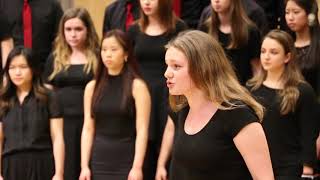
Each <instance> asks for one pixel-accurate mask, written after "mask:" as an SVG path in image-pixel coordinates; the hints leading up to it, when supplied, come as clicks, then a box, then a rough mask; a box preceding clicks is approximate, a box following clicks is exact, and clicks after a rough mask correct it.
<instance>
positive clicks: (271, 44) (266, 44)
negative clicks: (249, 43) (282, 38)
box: [261, 37, 284, 50]
mask: <svg viewBox="0 0 320 180" xmlns="http://www.w3.org/2000/svg"><path fill="white" fill-rule="evenodd" d="M261 47H262V48H268V49H280V50H284V47H283V45H282V44H281V43H280V42H279V41H277V40H275V39H272V38H268V37H267V38H265V39H264V40H263V42H262V45H261Z"/></svg>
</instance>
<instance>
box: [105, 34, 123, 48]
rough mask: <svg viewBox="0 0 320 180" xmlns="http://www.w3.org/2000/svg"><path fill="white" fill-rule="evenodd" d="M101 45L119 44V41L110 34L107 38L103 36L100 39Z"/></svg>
mask: <svg viewBox="0 0 320 180" xmlns="http://www.w3.org/2000/svg"><path fill="white" fill-rule="evenodd" d="M102 46H105V47H106V46H120V47H122V46H121V44H120V43H119V41H118V40H117V39H116V38H115V37H114V36H111V37H107V38H104V39H103V41H102Z"/></svg>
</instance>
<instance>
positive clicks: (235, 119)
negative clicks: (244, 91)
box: [224, 105, 258, 138]
mask: <svg viewBox="0 0 320 180" xmlns="http://www.w3.org/2000/svg"><path fill="white" fill-rule="evenodd" d="M226 111H229V112H227V113H229V114H228V118H226V119H225V121H226V124H225V127H224V128H225V132H226V133H227V134H228V135H229V136H230V137H232V138H234V137H235V136H236V135H237V134H238V133H239V132H240V131H241V130H242V129H243V128H244V127H245V126H247V125H248V124H250V123H253V122H258V117H257V116H256V114H255V113H254V111H253V110H252V109H250V108H249V107H248V106H245V105H244V106H241V107H238V108H235V109H232V110H226Z"/></svg>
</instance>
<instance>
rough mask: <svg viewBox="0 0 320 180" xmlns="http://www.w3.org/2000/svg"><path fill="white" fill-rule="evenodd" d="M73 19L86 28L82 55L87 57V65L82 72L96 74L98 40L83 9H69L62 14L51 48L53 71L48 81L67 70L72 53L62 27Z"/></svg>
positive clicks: (89, 18)
mask: <svg viewBox="0 0 320 180" xmlns="http://www.w3.org/2000/svg"><path fill="white" fill-rule="evenodd" d="M73 18H78V19H80V20H81V21H82V22H83V24H84V26H85V27H86V28H87V37H86V41H85V44H84V53H85V55H86V57H87V60H88V63H87V64H86V65H85V66H84V72H86V73H90V72H91V71H92V72H93V73H95V72H96V68H97V62H98V60H97V59H98V58H97V57H98V54H99V38H98V35H97V32H96V30H95V28H94V25H93V22H92V19H91V17H90V15H89V13H88V11H87V10H86V9H85V8H71V9H68V10H67V11H66V12H65V13H64V15H63V16H62V18H61V20H60V24H59V29H58V34H57V37H56V39H55V41H54V48H53V58H54V63H53V64H54V69H53V72H52V73H51V75H50V76H49V80H52V79H53V78H54V77H55V76H56V75H57V74H58V73H59V72H61V71H65V70H67V69H68V68H69V66H70V61H69V58H70V55H71V53H72V49H71V47H70V46H69V45H68V43H67V41H66V39H65V34H64V25H65V22H66V21H68V20H69V19H73Z"/></svg>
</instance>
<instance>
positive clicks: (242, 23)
mask: <svg viewBox="0 0 320 180" xmlns="http://www.w3.org/2000/svg"><path fill="white" fill-rule="evenodd" d="M230 3H231V5H230V13H231V22H230V23H231V42H230V44H229V45H228V46H227V48H228V49H234V48H239V47H241V46H243V45H245V44H247V43H248V39H249V30H250V27H251V28H252V27H255V25H254V23H253V22H252V21H251V20H250V19H249V17H248V16H247V14H246V12H245V11H244V8H243V4H242V2H241V0H231V1H230ZM211 11H212V12H211V16H210V17H209V18H208V19H207V20H206V21H205V25H206V26H207V27H208V29H209V32H208V33H209V34H211V35H212V36H213V37H215V38H218V29H219V26H220V20H219V17H218V14H217V13H216V12H215V11H214V10H213V8H211Z"/></svg>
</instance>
